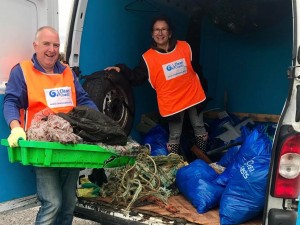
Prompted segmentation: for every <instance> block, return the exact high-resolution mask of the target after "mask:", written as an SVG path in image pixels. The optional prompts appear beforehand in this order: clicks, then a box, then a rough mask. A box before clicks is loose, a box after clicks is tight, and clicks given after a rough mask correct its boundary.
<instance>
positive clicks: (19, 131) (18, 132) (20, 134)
mask: <svg viewBox="0 0 300 225" xmlns="http://www.w3.org/2000/svg"><path fill="white" fill-rule="evenodd" d="M20 139H23V140H26V133H25V131H24V129H23V128H22V127H15V128H13V129H11V132H10V135H9V137H8V138H7V141H8V144H9V147H18V146H19V143H18V141H19V140H20Z"/></svg>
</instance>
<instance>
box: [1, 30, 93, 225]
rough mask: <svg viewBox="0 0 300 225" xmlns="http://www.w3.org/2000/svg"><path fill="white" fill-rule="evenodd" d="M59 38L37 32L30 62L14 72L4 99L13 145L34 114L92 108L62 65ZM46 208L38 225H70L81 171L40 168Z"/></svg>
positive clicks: (39, 183) (40, 189)
mask: <svg viewBox="0 0 300 225" xmlns="http://www.w3.org/2000/svg"><path fill="white" fill-rule="evenodd" d="M59 46H60V41H59V35H58V32H57V31H56V30H55V29H54V28H52V27H49V26H45V27H41V28H39V29H38V30H37V32H36V36H35V41H34V42H33V47H34V50H35V54H34V55H33V57H32V59H31V60H26V61H23V62H21V63H19V64H17V65H16V66H15V67H14V68H13V69H12V70H11V73H10V77H9V80H8V83H7V87H6V92H5V97H4V117H5V120H6V122H7V124H8V125H9V126H10V128H11V134H10V136H9V137H8V143H9V145H10V146H11V147H15V146H18V140H19V139H24V140H26V133H25V130H27V129H28V128H29V127H30V124H31V120H32V119H33V116H34V114H35V113H37V112H39V111H41V110H43V109H45V108H50V109H51V110H52V111H53V112H55V113H58V112H63V113H67V112H69V111H70V110H72V109H73V108H74V107H76V106H78V105H85V106H88V107H90V108H93V109H97V106H96V105H95V104H94V103H93V102H92V101H91V100H90V99H89V97H88V95H87V93H86V92H85V91H84V90H83V88H82V87H81V85H80V83H79V82H78V80H77V79H76V76H75V74H74V73H73V72H72V70H71V69H70V67H69V66H67V65H63V64H61V63H60V61H59ZM35 172H36V182H37V196H38V199H39V201H40V202H41V207H40V209H39V212H38V214H37V217H36V222H35V224H36V225H47V224H49V225H50V224H51V225H54V224H55V225H71V224H72V220H73V212H74V208H75V203H76V183H77V179H78V175H79V169H70V168H44V167H35Z"/></svg>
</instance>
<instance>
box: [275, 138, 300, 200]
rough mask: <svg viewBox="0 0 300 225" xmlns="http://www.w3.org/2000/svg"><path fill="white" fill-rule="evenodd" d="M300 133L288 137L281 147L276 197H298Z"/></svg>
mask: <svg viewBox="0 0 300 225" xmlns="http://www.w3.org/2000/svg"><path fill="white" fill-rule="evenodd" d="M299 174H300V134H297V135H294V136H292V137H289V138H287V139H286V140H285V141H284V143H283V145H282V148H281V151H280V155H279V165H278V167H277V171H276V176H275V184H274V197H279V198H297V197H298V196H299V192H300V175H299Z"/></svg>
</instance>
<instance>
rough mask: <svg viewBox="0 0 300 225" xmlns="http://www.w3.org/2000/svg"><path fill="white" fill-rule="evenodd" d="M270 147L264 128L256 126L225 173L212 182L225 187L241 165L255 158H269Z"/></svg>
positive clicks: (270, 143)
mask: <svg viewBox="0 0 300 225" xmlns="http://www.w3.org/2000/svg"><path fill="white" fill-rule="evenodd" d="M271 147H272V142H271V139H270V138H269V136H268V135H267V134H266V133H265V130H264V127H261V126H257V127H256V128H254V129H253V130H252V132H251V133H250V134H249V135H248V136H247V137H246V139H245V141H244V142H243V144H242V146H241V147H240V149H239V151H238V152H237V153H236V154H235V157H234V160H233V161H232V162H231V163H229V164H228V166H227V167H226V169H225V171H224V172H223V173H222V174H220V175H219V176H218V177H217V178H216V179H215V180H214V182H215V183H216V184H219V185H222V186H224V187H225V186H226V185H227V183H228V181H229V180H230V179H231V178H232V177H233V176H234V174H235V173H236V172H237V171H238V170H239V169H240V167H241V165H243V164H244V163H245V162H247V161H249V160H250V159H252V158H253V157H256V156H263V155H266V156H269V155H270V152H271Z"/></svg>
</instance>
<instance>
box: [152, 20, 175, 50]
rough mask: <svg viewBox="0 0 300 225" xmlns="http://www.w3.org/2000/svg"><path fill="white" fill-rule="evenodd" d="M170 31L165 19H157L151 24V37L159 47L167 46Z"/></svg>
mask: <svg viewBox="0 0 300 225" xmlns="http://www.w3.org/2000/svg"><path fill="white" fill-rule="evenodd" d="M171 35H172V32H171V31H169V25H168V24H167V23H166V21H163V20H158V21H156V22H155V23H154V25H153V30H152V38H153V40H154V41H155V43H156V44H157V47H159V48H163V49H164V48H165V47H166V46H168V43H169V38H170V37H171Z"/></svg>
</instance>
